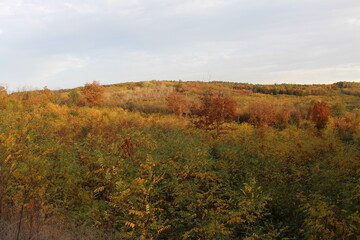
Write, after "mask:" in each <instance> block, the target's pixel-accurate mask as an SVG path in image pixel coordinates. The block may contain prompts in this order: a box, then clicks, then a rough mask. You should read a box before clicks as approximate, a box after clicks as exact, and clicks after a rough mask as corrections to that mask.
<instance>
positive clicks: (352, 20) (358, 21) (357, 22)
mask: <svg viewBox="0 0 360 240" xmlns="http://www.w3.org/2000/svg"><path fill="white" fill-rule="evenodd" d="M348 23H349V24H351V25H360V18H350V19H349V20H348Z"/></svg>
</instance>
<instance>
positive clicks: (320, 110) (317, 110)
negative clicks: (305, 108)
mask: <svg viewBox="0 0 360 240" xmlns="http://www.w3.org/2000/svg"><path fill="white" fill-rule="evenodd" d="M309 116H310V119H311V120H312V121H313V122H314V123H315V126H316V127H317V128H318V129H322V128H324V127H325V126H326V123H327V122H328V120H329V116H330V109H329V107H328V105H327V103H326V102H318V103H316V104H315V105H314V106H313V107H312V108H310V109H309Z"/></svg>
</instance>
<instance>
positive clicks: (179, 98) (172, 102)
mask: <svg viewBox="0 0 360 240" xmlns="http://www.w3.org/2000/svg"><path fill="white" fill-rule="evenodd" d="M166 101H167V103H168V106H169V107H170V108H171V109H172V110H173V111H174V113H175V114H176V115H177V116H178V117H181V116H183V115H184V114H185V115H188V114H189V113H190V108H191V102H190V101H189V99H188V98H187V97H186V96H184V95H182V94H180V93H178V92H172V93H171V94H169V96H168V97H167V98H166Z"/></svg>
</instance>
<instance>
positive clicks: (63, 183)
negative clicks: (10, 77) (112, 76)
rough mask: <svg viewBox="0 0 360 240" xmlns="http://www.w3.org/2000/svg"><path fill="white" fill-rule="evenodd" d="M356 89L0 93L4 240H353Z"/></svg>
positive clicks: (194, 85) (359, 100) (214, 85)
mask: <svg viewBox="0 0 360 240" xmlns="http://www.w3.org/2000/svg"><path fill="white" fill-rule="evenodd" d="M359 93H360V83H349V82H339V83H335V84H330V85H289V84H280V85H253V84H243V83H229V82H208V83H205V82H181V81H148V82H136V83H121V84H113V85H104V86H102V85H100V84H99V83H96V82H93V83H89V84H86V85H85V86H82V87H79V88H75V89H64V90H59V91H52V90H49V89H47V88H45V89H44V90H38V91H24V92H17V93H12V94H7V93H6V91H4V90H2V91H0V229H1V230H0V239H129V240H130V239H154V240H155V239H356V238H357V237H358V236H359V234H360V233H359V227H360V226H359V225H360V215H359V211H360V209H359V206H360V205H359V201H360V192H359V191H360V188H359V179H360V172H359V169H360V161H359V156H360V97H359Z"/></svg>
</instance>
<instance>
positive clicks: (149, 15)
mask: <svg viewBox="0 0 360 240" xmlns="http://www.w3.org/2000/svg"><path fill="white" fill-rule="evenodd" d="M94 80H95V81H99V82H100V83H101V84H112V83H121V82H130V81H148V80H183V81H235V82H247V83H264V84H271V83H301V84H318V83H320V84H323V83H333V82H337V81H356V82H360V1H359V0H61V1H60V0H0V84H6V85H7V86H8V88H9V90H16V89H22V88H28V89H29V88H31V89H41V88H43V87H45V86H47V87H48V88H50V89H61V88H72V87H77V86H82V85H84V84H85V83H88V82H92V81H94Z"/></svg>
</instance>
